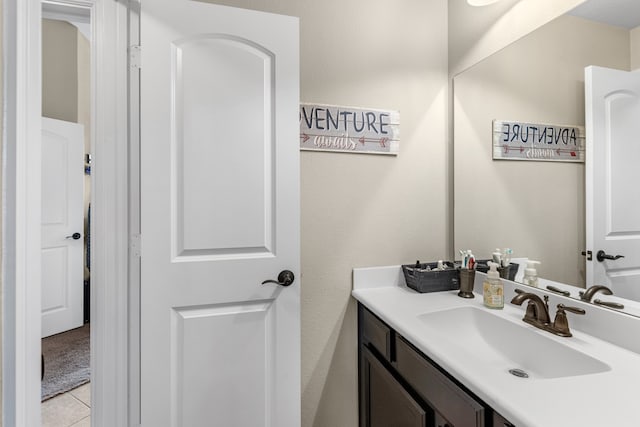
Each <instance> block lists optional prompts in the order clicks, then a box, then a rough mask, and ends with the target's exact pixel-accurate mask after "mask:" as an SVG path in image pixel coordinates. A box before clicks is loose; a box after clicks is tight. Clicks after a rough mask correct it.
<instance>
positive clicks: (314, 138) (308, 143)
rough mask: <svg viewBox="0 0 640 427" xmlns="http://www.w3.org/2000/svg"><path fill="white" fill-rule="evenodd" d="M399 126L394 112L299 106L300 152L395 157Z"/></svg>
mask: <svg viewBox="0 0 640 427" xmlns="http://www.w3.org/2000/svg"><path fill="white" fill-rule="evenodd" d="M399 122H400V114H399V113H398V112H397V111H386V110H372V109H363V108H350V107H337V106H330V105H316V104H301V105H300V148H301V149H302V150H321V151H343V152H356V153H375V154H397V153H398V150H399V142H400V139H399V134H400V124H399Z"/></svg>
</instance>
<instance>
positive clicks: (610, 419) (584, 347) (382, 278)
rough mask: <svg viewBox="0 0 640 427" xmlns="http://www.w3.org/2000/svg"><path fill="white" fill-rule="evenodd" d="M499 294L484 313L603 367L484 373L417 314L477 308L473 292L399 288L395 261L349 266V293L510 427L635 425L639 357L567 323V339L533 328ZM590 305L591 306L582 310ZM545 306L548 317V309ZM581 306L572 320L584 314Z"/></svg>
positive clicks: (639, 411) (639, 405)
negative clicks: (498, 304) (568, 372)
mask: <svg viewBox="0 0 640 427" xmlns="http://www.w3.org/2000/svg"><path fill="white" fill-rule="evenodd" d="M477 279H478V278H476V285H477V283H478V280H477ZM505 293H506V294H507V296H506V297H505V308H504V309H503V310H490V311H491V312H492V313H494V314H496V315H497V316H500V317H503V318H505V319H507V320H509V321H513V322H518V323H522V325H524V326H525V327H527V328H531V329H532V330H534V331H535V332H536V333H540V334H543V335H545V336H547V337H549V338H550V339H553V340H557V341H559V342H562V343H563V344H566V345H567V346H569V347H571V348H573V349H574V350H577V351H580V352H582V353H585V354H588V355H590V356H592V357H593V358H596V359H598V360H600V361H602V362H604V363H606V364H607V365H609V366H610V367H611V369H610V370H608V371H606V372H602V373H597V374H590V375H581V376H572V377H562V378H545V379H539V378H527V379H522V378H517V377H514V376H513V375H511V374H509V373H507V372H506V370H505V372H504V375H488V374H487V373H486V372H484V371H483V370H481V369H477V367H475V368H474V367H473V366H472V365H473V364H472V363H469V360H468V358H469V354H468V353H456V352H454V351H451V347H448V346H447V345H444V344H445V343H443V342H441V341H440V342H439V341H438V340H442V337H441V336H437V335H433V334H430V333H429V331H428V330H427V329H425V328H424V324H423V323H422V322H421V321H420V319H419V318H418V315H420V314H424V313H429V312H436V311H441V310H446V309H451V308H457V307H467V306H475V307H478V308H482V309H484V307H483V305H482V298H481V295H476V297H475V298H473V299H463V298H460V297H458V296H457V291H450V292H437V293H427V294H420V293H417V292H415V291H414V290H412V289H409V288H407V287H406V285H404V279H403V278H402V272H401V270H400V267H399V266H394V267H381V268H377V269H376V268H373V269H356V270H354V290H353V292H352V294H353V296H354V297H355V298H356V299H357V300H358V301H360V302H361V303H362V304H364V305H365V306H366V307H367V308H368V309H369V310H371V311H372V312H373V313H375V314H376V315H377V316H378V317H380V318H381V319H382V320H384V321H385V322H386V323H387V324H389V325H390V326H391V327H392V328H393V329H395V330H396V331H397V332H398V333H399V334H400V335H402V336H403V337H405V338H406V339H408V340H409V341H410V342H411V343H412V344H413V345H415V346H416V347H417V348H419V349H420V350H421V351H422V352H423V353H424V354H426V355H427V356H428V357H430V358H431V359H432V360H433V361H435V362H436V363H437V364H438V365H440V366H441V367H442V368H444V369H445V370H446V371H448V372H449V373H450V374H451V375H452V376H453V377H454V378H456V379H457V380H458V381H460V382H461V383H462V384H464V385H465V386H466V387H467V388H468V389H469V390H471V391H472V392H473V393H475V394H476V395H477V396H478V397H479V398H481V399H482V400H483V401H485V402H486V403H487V404H488V405H490V406H491V407H492V408H493V409H494V410H496V411H497V412H499V413H500V414H501V415H502V416H504V417H505V418H507V419H508V420H509V421H510V422H512V423H513V424H515V425H516V426H518V427H553V426H563V427H567V426H569V427H573V426H575V427H591V426H593V427H607V426H614V425H615V426H630V427H631V426H633V427H638V426H640V400H639V397H640V395H639V394H638V388H639V387H640V354H637V353H635V352H633V351H630V350H627V349H625V348H622V347H619V346H616V345H613V344H611V343H609V342H606V341H604V340H601V339H599V338H596V337H594V336H592V335H590V334H587V333H585V332H582V331H580V330H577V329H576V328H573V327H572V332H573V334H574V336H573V337H571V338H562V337H556V336H554V335H552V334H550V333H549V332H545V331H541V330H538V329H536V328H534V327H533V326H530V325H527V324H525V323H523V322H522V317H523V315H524V308H525V307H524V304H523V307H518V306H515V305H511V304H509V300H510V296H509V295H508V293H507V287H506V288H505ZM593 310H596V309H591V308H589V311H593ZM550 311H551V313H550V314H551V316H552V319H553V315H554V314H555V310H553V309H552V310H550ZM589 311H588V312H587V314H586V315H585V316H580V317H586V316H589V315H590V313H589ZM597 311H598V312H597V316H602V315H603V314H602V312H603V311H602V309H597ZM604 315H605V316H606V315H607V313H606V311H605V312H604ZM568 317H569V325H570V326H571V325H572V320H574V319H575V318H576V316H572V315H571V313H568ZM624 320H625V321H626V322H627V323H626V325H632V328H633V329H631V330H626V331H625V333H626V334H628V335H631V338H632V339H633V340H640V319H632V320H631V321H629V320H628V319H624ZM636 320H637V321H636ZM578 323H579V322H578ZM587 323H588V322H587ZM601 323H602V322H601ZM464 326H465V325H463V324H461V325H459V327H460V328H464ZM541 351H544V349H541Z"/></svg>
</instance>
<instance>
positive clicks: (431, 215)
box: [215, 0, 449, 427]
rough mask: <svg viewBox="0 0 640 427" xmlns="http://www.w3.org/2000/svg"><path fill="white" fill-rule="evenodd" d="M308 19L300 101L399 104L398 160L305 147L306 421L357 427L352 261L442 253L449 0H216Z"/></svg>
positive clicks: (319, 426) (322, 426)
mask: <svg viewBox="0 0 640 427" xmlns="http://www.w3.org/2000/svg"><path fill="white" fill-rule="evenodd" d="M215 2H216V3H221V4H227V5H233V6H242V7H248V8H253V9H258V10H265V11H269V12H275V13H283V14H288V15H294V16H298V17H300V58H301V66H300V73H301V74H300V77H301V101H302V102H318V103H329V104H337V105H347V106H363V107H374V108H388V109H397V110H400V114H401V117H400V120H401V143H400V154H399V155H398V156H397V157H387V156H375V155H356V154H336V153H320V152H302V153H301V171H302V175H301V184H302V187H301V191H302V418H303V420H302V421H303V422H302V425H303V426H305V427H311V426H316V427H333V426H336V427H337V426H339V427H355V426H357V416H358V415H357V410H358V400H357V348H356V341H357V334H356V311H355V303H354V300H353V299H352V298H351V296H350V292H351V270H352V269H353V268H354V267H363V266H374V265H386V264H399V263H406V262H415V260H416V259H418V258H419V259H424V260H427V259H441V258H443V257H446V253H445V252H446V246H447V245H446V240H447V238H446V228H447V226H448V224H447V218H446V211H445V203H446V197H447V193H448V191H449V190H448V189H447V188H446V185H445V182H446V169H447V168H446V163H447V159H446V156H445V149H446V146H445V138H446V135H445V133H446V121H447V117H446V111H447V110H446V108H447V19H446V16H447V15H446V13H447V2H446V0H405V1H402V2H397V1H392V0H350V1H347V2H345V1H342V0H324V1H300V0H262V1H260V0H218V1H215Z"/></svg>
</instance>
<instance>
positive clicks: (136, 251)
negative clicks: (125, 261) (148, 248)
mask: <svg viewBox="0 0 640 427" xmlns="http://www.w3.org/2000/svg"><path fill="white" fill-rule="evenodd" d="M129 250H130V252H131V256H133V257H136V258H140V257H142V236H141V235H140V234H133V235H132V236H131V237H130V238H129Z"/></svg>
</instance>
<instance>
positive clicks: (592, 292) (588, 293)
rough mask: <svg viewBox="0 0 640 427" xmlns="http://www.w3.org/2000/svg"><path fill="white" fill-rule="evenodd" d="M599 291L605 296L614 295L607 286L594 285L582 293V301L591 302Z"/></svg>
mask: <svg viewBox="0 0 640 427" xmlns="http://www.w3.org/2000/svg"><path fill="white" fill-rule="evenodd" d="M598 291H602V293H603V294H605V295H613V292H611V289H609V288H607V287H606V286H602V285H593V286H591V287H590V288H588V289H587V290H586V291H584V292H582V291H580V299H581V300H583V301H587V302H590V301H591V298H593V296H594V295H595V294H596V292H598Z"/></svg>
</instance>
